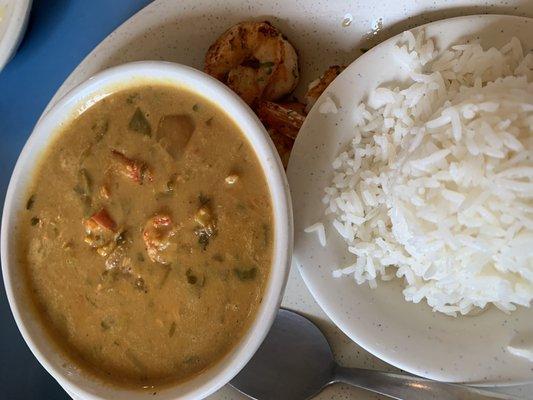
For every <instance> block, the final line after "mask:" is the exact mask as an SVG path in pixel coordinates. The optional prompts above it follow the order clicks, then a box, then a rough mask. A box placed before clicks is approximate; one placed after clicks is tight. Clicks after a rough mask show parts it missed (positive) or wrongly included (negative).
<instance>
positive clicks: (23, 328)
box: [1, 61, 293, 400]
mask: <svg viewBox="0 0 533 400" xmlns="http://www.w3.org/2000/svg"><path fill="white" fill-rule="evenodd" d="M141 81H150V82H154V83H155V82H161V83H165V84H171V85H176V86H177V87H185V88H188V89H190V90H192V91H193V92H195V93H197V94H200V95H202V96H204V97H205V98H207V99H208V100H210V101H211V102H213V103H215V104H217V105H219V106H220V107H221V108H222V109H224V110H225V112H226V113H228V114H229V115H230V116H232V118H233V119H234V121H235V122H236V123H237V125H238V126H239V127H240V129H241V130H242V132H243V133H244V134H245V135H246V137H247V138H248V140H249V141H250V143H251V145H252V146H253V148H254V150H255V152H256V154H257V155H258V158H259V160H260V163H261V166H262V167H263V171H264V173H265V175H266V178H267V181H268V186H269V189H270V192H271V198H272V204H273V210H274V223H275V230H274V231H275V235H274V236H275V239H274V257H273V263H272V267H271V273H270V277H269V281H268V284H267V286H266V288H265V295H264V297H263V302H262V303H261V306H260V308H259V310H258V312H257V316H256V319H255V321H254V322H253V324H252V326H251V327H250V329H249V330H248V332H247V333H246V334H245V335H244V337H243V338H242V339H241V341H240V342H239V343H238V344H237V346H236V347H235V348H234V349H233V350H232V351H231V352H230V353H229V354H228V355H226V356H225V357H224V358H223V359H222V360H221V361H220V362H218V363H217V364H216V365H214V366H212V367H211V368H210V369H208V370H206V371H205V372H203V373H202V374H200V375H198V376H197V377H195V378H193V379H191V380H189V381H186V382H184V383H180V384H176V385H174V386H172V387H169V388H166V389H162V390H160V391H159V390H158V391H157V395H152V392H151V391H150V392H140V391H133V390H127V389H123V388H119V387H116V386H112V385H106V384H102V382H100V381H98V380H95V379H94V378H91V377H89V376H87V375H85V374H84V373H83V372H81V371H80V370H79V369H78V368H76V366H75V365H72V364H71V362H70V361H69V360H68V359H66V358H64V356H62V355H61V353H60V352H58V351H57V349H56V347H55V345H53V344H52V343H51V341H50V340H49V338H48V336H47V334H46V333H45V332H44V330H43V327H42V326H41V324H40V322H39V321H38V319H36V318H35V316H34V314H33V310H30V308H29V307H28V304H27V302H28V301H31V300H30V299H29V298H28V294H27V293H26V287H25V283H24V281H23V274H22V271H21V268H20V267H19V265H17V260H16V254H15V253H16V252H15V248H16V237H15V236H16V235H13V234H12V232H14V230H15V228H16V224H17V214H18V213H19V211H21V209H22V208H23V207H24V204H25V202H24V199H25V197H26V191H27V186H28V184H29V183H30V181H31V177H32V174H33V171H34V170H35V167H36V164H37V162H38V160H39V158H40V157H41V156H42V154H43V152H44V151H45V150H46V148H47V146H48V145H49V144H50V142H51V141H52V140H53V138H54V137H55V136H56V135H57V134H58V131H59V128H60V127H61V126H62V125H64V124H65V123H67V122H68V121H69V120H70V119H71V118H72V117H73V116H75V115H77V114H79V113H80V112H81V111H83V110H84V109H86V108H87V107H88V106H89V105H91V104H92V103H93V102H94V101H95V100H96V99H99V98H102V97H103V96H106V95H108V94H109V93H112V92H113V91H114V90H116V89H118V88H123V87H128V86H131V85H135V84H137V83H139V82H141ZM292 237H293V227H292V209H291V202H290V194H289V189H288V185H287V181H286V178H285V173H284V171H283V167H282V165H281V162H280V160H279V156H278V155H277V152H276V150H275V148H274V145H273V144H272V142H271V141H270V139H269V136H268V134H267V133H266V131H265V129H264V127H263V125H262V124H261V122H260V121H259V120H258V119H257V117H256V116H255V114H254V113H253V112H252V110H251V109H250V108H249V107H248V106H247V105H246V104H245V103H244V102H243V101H242V100H241V99H240V98H239V97H238V96H237V95H235V94H234V93H233V92H232V91H231V90H229V89H228V88H227V87H226V86H224V85H223V84H222V83H220V82H218V81H217V80H215V79H213V78H211V77H210V76H208V75H206V74H204V73H202V72H200V71H197V70H195V69H192V68H189V67H185V66H182V65H178V64H173V63H166V62H158V61H153V62H152V61H146V62H136V63H130V64H125V65H122V66H119V67H115V68H111V69H108V70H106V71H104V72H101V73H99V74H98V75H96V76H94V77H93V78H91V79H89V80H88V81H86V82H85V83H83V84H81V85H80V86H78V87H77V88H75V89H74V90H72V91H71V92H70V93H68V94H67V95H65V97H63V98H62V99H61V100H60V101H59V102H58V103H57V104H56V105H55V106H54V107H52V109H50V111H49V112H47V113H46V114H45V115H43V116H42V117H41V119H40V121H39V122H38V123H37V125H36V126H35V129H34V131H33V133H32V134H31V136H30V138H29V139H28V141H27V143H26V145H25V146H24V149H23V150H22V153H21V154H20V156H19V159H18V161H17V164H16V166H15V170H14V172H13V176H12V177H11V181H10V183H9V188H8V191H7V196H6V201H5V205H4V213H3V221H2V231H1V255H2V272H3V278H4V285H5V287H6V291H7V296H8V299H9V304H10V306H11V310H12V312H13V315H14V317H15V320H16V322H17V325H18V327H19V329H20V332H21V333H22V336H23V337H24V339H25V340H26V343H27V344H28V346H29V347H30V349H31V351H32V352H33V354H34V355H35V356H36V357H37V359H38V360H39V362H40V363H41V364H42V365H43V366H44V367H45V368H46V370H47V371H48V372H49V373H50V374H51V375H52V376H53V377H54V378H55V379H56V380H57V381H58V382H59V383H60V384H61V385H62V386H63V387H64V388H65V389H66V390H68V391H69V392H71V393H73V394H74V395H76V397H79V398H81V399H91V400H93V399H114V400H126V399H127V400H136V399H148V398H150V399H178V398H179V399H198V398H203V397H205V396H207V395H209V394H210V393H213V392H214V391H216V390H217V389H219V388H220V387H222V386H223V385H224V384H226V383H227V382H229V381H230V380H231V379H232V378H233V377H234V376H235V375H236V374H237V373H238V372H239V371H240V370H241V369H242V368H243V367H244V365H246V363H247V362H248V361H249V359H250V358H251V357H252V355H253V354H254V353H255V351H256V350H257V348H258V347H259V345H260V344H261V342H262V341H263V339H264V337H265V336H266V334H267V332H268V330H269V329H270V326H271V324H272V322H273V320H274V318H275V316H276V313H277V310H278V307H279V304H280V301H281V297H282V294H283V290H284V287H285V282H286V278H287V273H288V270H289V265H290V258H291V251H292Z"/></svg>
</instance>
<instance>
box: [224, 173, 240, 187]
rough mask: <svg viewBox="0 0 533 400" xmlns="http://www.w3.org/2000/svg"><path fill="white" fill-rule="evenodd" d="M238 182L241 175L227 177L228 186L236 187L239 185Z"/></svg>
mask: <svg viewBox="0 0 533 400" xmlns="http://www.w3.org/2000/svg"><path fill="white" fill-rule="evenodd" d="M238 180H239V175H237V174H230V175H228V176H226V179H225V182H226V183H227V184H228V185H235V184H236V183H237V181H238Z"/></svg>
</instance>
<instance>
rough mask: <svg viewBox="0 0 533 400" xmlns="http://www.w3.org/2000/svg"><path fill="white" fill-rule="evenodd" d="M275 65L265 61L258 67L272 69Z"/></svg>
mask: <svg viewBox="0 0 533 400" xmlns="http://www.w3.org/2000/svg"><path fill="white" fill-rule="evenodd" d="M274 65H275V64H274V63H273V62H272V61H265V62H262V63H260V64H259V66H260V67H264V68H272V67H273V66H274Z"/></svg>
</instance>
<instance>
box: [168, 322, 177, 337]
mask: <svg viewBox="0 0 533 400" xmlns="http://www.w3.org/2000/svg"><path fill="white" fill-rule="evenodd" d="M174 333H176V322H175V321H172V324H170V329H169V330H168V336H169V337H172V336H174Z"/></svg>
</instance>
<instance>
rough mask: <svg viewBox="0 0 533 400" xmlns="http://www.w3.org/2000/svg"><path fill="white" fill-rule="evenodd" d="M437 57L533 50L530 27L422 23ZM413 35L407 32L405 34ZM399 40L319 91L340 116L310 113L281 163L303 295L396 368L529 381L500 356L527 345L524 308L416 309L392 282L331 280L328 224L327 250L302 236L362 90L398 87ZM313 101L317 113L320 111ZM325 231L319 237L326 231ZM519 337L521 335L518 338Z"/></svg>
mask: <svg viewBox="0 0 533 400" xmlns="http://www.w3.org/2000/svg"><path fill="white" fill-rule="evenodd" d="M424 28H425V30H426V34H427V36H428V37H431V38H434V39H435V42H436V45H437V48H438V49H441V50H442V49H445V48H446V47H448V46H449V45H451V44H455V43H458V42H465V40H469V39H478V38H479V39H480V40H481V43H482V45H483V46H484V47H485V46H502V45H503V44H504V43H506V42H507V41H508V40H509V39H510V38H511V37H512V36H516V37H518V38H519V39H520V40H521V41H522V44H523V46H524V50H525V51H531V50H532V46H533V19H528V18H521V17H510V16H497V15H492V16H489V15H481V16H468V17H459V18H453V19H448V20H442V21H437V22H433V23H430V24H428V25H426V26H425V27H424ZM415 31H416V29H415ZM398 40H399V37H395V38H392V39H389V40H387V41H386V42H383V43H382V44H380V45H379V46H377V47H375V48H373V49H372V50H370V51H368V52H367V53H366V54H364V55H363V56H361V57H360V58H358V59H357V60H356V61H355V62H354V63H352V64H351V65H350V66H349V67H348V68H347V69H346V70H345V71H344V72H343V73H342V74H341V75H340V76H339V77H338V78H337V79H336V80H335V81H334V82H333V83H332V85H331V86H330V87H329V88H328V89H327V90H326V94H328V95H329V96H331V97H332V98H333V99H336V101H337V104H339V105H340V106H341V107H340V109H339V112H338V114H320V113H319V112H318V107H316V106H315V107H314V108H313V110H312V111H311V112H310V114H309V115H308V117H307V119H306V121H305V123H304V126H303V127H302V130H301V131H300V133H299V135H298V139H297V141H296V145H295V148H294V150H293V153H292V157H291V160H290V164H289V171H288V175H289V183H290V186H291V192H292V196H293V204H294V217H295V251H294V257H295V261H296V263H297V264H298V266H299V268H300V272H301V274H302V276H303V278H304V281H305V282H306V284H307V286H308V288H309V289H310V291H311V293H312V294H313V295H314V297H315V299H316V300H317V302H318V303H319V304H320V306H321V307H322V308H323V310H324V311H325V312H326V314H327V315H328V316H329V317H330V318H331V319H332V320H333V321H334V322H335V323H336V324H337V326H339V327H340V329H341V330H342V331H344V333H346V334H347V335H348V336H349V337H350V338H351V339H353V340H354V341H356V342H357V343H358V344H359V345H361V346H362V347H364V348H365V349H366V350H368V351H370V352H371V353H373V354H374V355H376V356H378V357H380V358H381V359H383V360H385V361H387V362H388V363H390V364H393V365H395V366H396V367H399V368H402V369H404V370H407V371H409V372H412V373H415V374H417V375H422V376H426V377H429V378H432V379H437V380H445V381H455V382H457V381H459V382H470V383H487V382H492V383H499V384H502V383H509V382H522V381H531V380H533V363H532V362H529V361H527V360H526V359H524V358H519V357H516V356H513V355H511V354H509V353H508V352H507V351H506V350H505V346H506V345H507V344H508V343H509V341H510V340H511V339H512V338H513V337H514V336H515V335H523V336H524V337H529V338H531V336H533V309H524V308H520V309H519V310H517V311H516V312H514V313H512V314H511V315H506V314H504V313H502V312H500V311H498V310H496V309H490V310H488V311H487V312H484V313H482V314H480V315H478V316H469V317H458V318H455V319H454V318H452V317H447V316H445V315H442V314H440V313H434V312H432V311H431V309H430V308H429V307H428V306H427V305H426V304H425V303H424V304H413V303H408V302H406V301H405V300H404V299H403V296H402V294H401V289H402V287H401V281H400V280H395V281H393V282H388V283H385V282H378V288H377V289H374V290H372V289H370V288H369V287H368V285H361V286H358V285H357V284H356V283H355V281H354V280H353V279H351V278H349V277H347V278H343V279H335V278H333V277H332V276H331V271H332V270H333V269H336V268H338V267H339V266H346V265H349V264H351V263H353V257H354V256H353V255H350V254H349V253H348V252H347V251H346V249H345V245H344V241H343V240H342V239H341V238H340V237H339V236H338V234H337V233H336V231H334V229H331V228H330V225H329V224H327V225H326V229H327V238H328V245H329V246H328V247H326V248H323V247H321V246H320V245H319V244H318V240H317V238H316V237H315V235H314V234H312V235H310V234H306V233H304V232H303V229H304V228H305V227H307V226H309V225H311V224H313V223H315V222H317V221H319V220H323V210H324V205H323V204H322V202H321V199H322V197H323V188H324V187H326V186H328V185H329V182H330V179H331V177H332V168H331V162H332V161H333V159H334V158H335V157H336V156H337V155H338V153H339V152H340V150H341V149H342V148H344V146H345V145H346V144H347V143H349V141H350V140H351V132H352V131H353V120H352V110H353V109H354V108H355V106H356V105H357V104H358V103H359V102H360V101H361V100H362V99H363V98H364V96H365V93H368V91H369V89H371V88H375V87H377V86H378V85H379V84H380V83H382V82H389V81H394V80H396V79H405V78H406V75H405V71H404V70H403V69H402V67H401V66H400V64H399V63H398V62H397V60H395V59H394V58H393V57H391V50H392V47H393V46H394V44H395V43H397V42H398ZM321 100H323V98H322V99H320V100H319V101H318V102H317V104H320V102H321ZM328 228H329V229H328ZM528 333H529V336H526V335H528Z"/></svg>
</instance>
